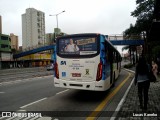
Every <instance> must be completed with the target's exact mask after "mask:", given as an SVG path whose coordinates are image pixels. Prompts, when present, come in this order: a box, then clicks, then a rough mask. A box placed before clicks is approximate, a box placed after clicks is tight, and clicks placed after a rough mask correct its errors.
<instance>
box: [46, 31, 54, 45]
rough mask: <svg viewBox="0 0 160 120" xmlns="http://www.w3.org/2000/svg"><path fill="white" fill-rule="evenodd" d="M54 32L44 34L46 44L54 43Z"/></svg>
mask: <svg viewBox="0 0 160 120" xmlns="http://www.w3.org/2000/svg"><path fill="white" fill-rule="evenodd" d="M54 38H55V37H54V33H47V34H46V45H52V44H54Z"/></svg>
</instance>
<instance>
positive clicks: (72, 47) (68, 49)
mask: <svg viewBox="0 0 160 120" xmlns="http://www.w3.org/2000/svg"><path fill="white" fill-rule="evenodd" d="M64 51H65V52H76V51H79V48H78V46H77V45H76V44H74V43H73V40H72V39H70V40H69V44H68V45H67V46H66V47H65V48H64Z"/></svg>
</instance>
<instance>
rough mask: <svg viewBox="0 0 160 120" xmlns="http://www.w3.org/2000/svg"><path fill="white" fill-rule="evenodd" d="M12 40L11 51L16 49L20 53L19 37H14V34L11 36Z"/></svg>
mask: <svg viewBox="0 0 160 120" xmlns="http://www.w3.org/2000/svg"><path fill="white" fill-rule="evenodd" d="M10 39H11V49H15V50H16V51H18V49H19V46H18V36H16V35H14V34H13V33H11V34H10Z"/></svg>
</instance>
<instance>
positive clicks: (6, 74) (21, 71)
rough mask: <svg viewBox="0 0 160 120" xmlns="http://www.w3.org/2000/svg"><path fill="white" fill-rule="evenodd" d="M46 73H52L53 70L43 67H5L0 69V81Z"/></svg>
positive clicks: (45, 74)
mask: <svg viewBox="0 0 160 120" xmlns="http://www.w3.org/2000/svg"><path fill="white" fill-rule="evenodd" d="M48 75H53V70H51V71H47V70H46V68H45V67H35V68H15V69H5V70H0V83H2V82H8V81H14V80H22V79H26V78H34V77H40V76H48Z"/></svg>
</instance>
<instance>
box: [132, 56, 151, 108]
mask: <svg viewBox="0 0 160 120" xmlns="http://www.w3.org/2000/svg"><path fill="white" fill-rule="evenodd" d="M134 82H135V85H136V84H138V97H139V103H140V108H141V109H144V110H147V104H148V90H149V86H150V81H149V65H148V63H147V62H146V59H145V57H144V56H142V57H140V58H139V61H138V64H137V66H136V72H135V79H134Z"/></svg>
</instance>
